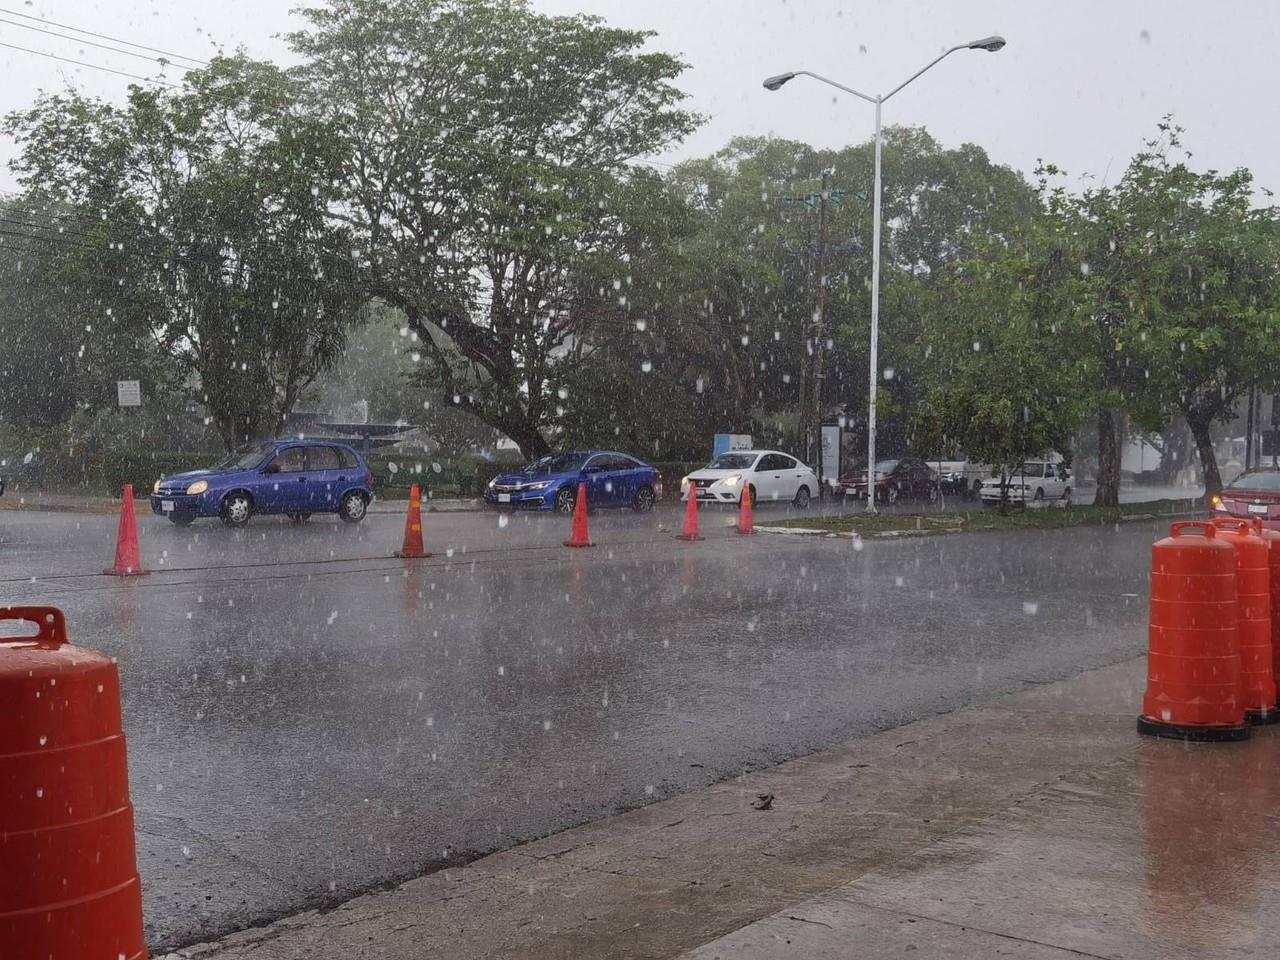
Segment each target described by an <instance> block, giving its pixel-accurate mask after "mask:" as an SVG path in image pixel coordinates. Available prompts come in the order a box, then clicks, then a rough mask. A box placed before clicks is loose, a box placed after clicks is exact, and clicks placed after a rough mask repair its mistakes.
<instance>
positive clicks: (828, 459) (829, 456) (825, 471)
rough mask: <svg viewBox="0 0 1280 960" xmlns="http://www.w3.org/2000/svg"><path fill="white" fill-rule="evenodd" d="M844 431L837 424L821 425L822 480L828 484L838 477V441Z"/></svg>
mask: <svg viewBox="0 0 1280 960" xmlns="http://www.w3.org/2000/svg"><path fill="white" fill-rule="evenodd" d="M843 433H844V431H843V430H841V429H840V426H839V424H834V423H830V424H827V423H824V424H823V425H822V471H821V472H822V482H823V483H825V484H827V485H828V486H830V485H832V484H833V483H835V482H836V481H837V480H839V479H840V441H841V439H842V437H841V435H842V434H843Z"/></svg>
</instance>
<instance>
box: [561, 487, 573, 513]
mask: <svg viewBox="0 0 1280 960" xmlns="http://www.w3.org/2000/svg"><path fill="white" fill-rule="evenodd" d="M576 500H577V497H576V496H575V495H574V492H573V490H572V489H570V488H569V487H561V488H560V489H559V490H558V491H557V492H556V513H573V508H574V506H576V503H575V501H576Z"/></svg>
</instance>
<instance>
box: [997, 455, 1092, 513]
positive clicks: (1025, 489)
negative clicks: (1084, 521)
mask: <svg viewBox="0 0 1280 960" xmlns="http://www.w3.org/2000/svg"><path fill="white" fill-rule="evenodd" d="M980 496H981V497H982V503H983V506H995V505H997V504H999V503H1000V478H999V477H993V478H992V479H990V480H985V481H983V484H982V489H981V491H980ZM1007 496H1008V498H1009V502H1010V503H1043V502H1045V501H1047V500H1060V501H1062V502H1063V503H1065V504H1068V505H1070V503H1071V473H1070V471H1068V470H1067V468H1066V465H1065V464H1064V463H1061V462H1058V463H1054V462H1053V461H1051V460H1027V461H1026V462H1025V463H1023V464H1022V465H1021V467H1020V468H1019V469H1018V470H1016V471H1014V472H1013V473H1011V474H1009V479H1008V492H1007Z"/></svg>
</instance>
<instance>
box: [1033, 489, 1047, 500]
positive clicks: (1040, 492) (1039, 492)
mask: <svg viewBox="0 0 1280 960" xmlns="http://www.w3.org/2000/svg"><path fill="white" fill-rule="evenodd" d="M1032 499H1034V500H1035V502H1036V503H1042V502H1043V501H1044V488H1043V487H1036V495H1035V497H1033V498H1032Z"/></svg>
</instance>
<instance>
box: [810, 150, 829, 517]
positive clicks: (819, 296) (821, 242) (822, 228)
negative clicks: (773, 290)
mask: <svg viewBox="0 0 1280 960" xmlns="http://www.w3.org/2000/svg"><path fill="white" fill-rule="evenodd" d="M828 180H829V174H828V173H827V171H826V170H823V171H822V191H821V194H820V196H819V199H818V253H817V262H816V265H815V270H814V273H815V275H816V277H817V280H818V289H817V290H816V291H815V294H814V307H813V409H812V410H811V411H810V419H811V421H812V424H813V450H814V453H815V456H814V461H815V462H814V473H815V474H816V475H817V477H818V500H819V501H821V500H824V499H826V478H824V477H823V476H822V393H823V390H822V387H823V384H824V383H825V382H826V369H825V366H824V359H825V351H824V348H825V346H826V343H825V341H826V325H825V314H826V310H827V201H828V200H829V199H830V198H831V189H830V185H829V183H828Z"/></svg>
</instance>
